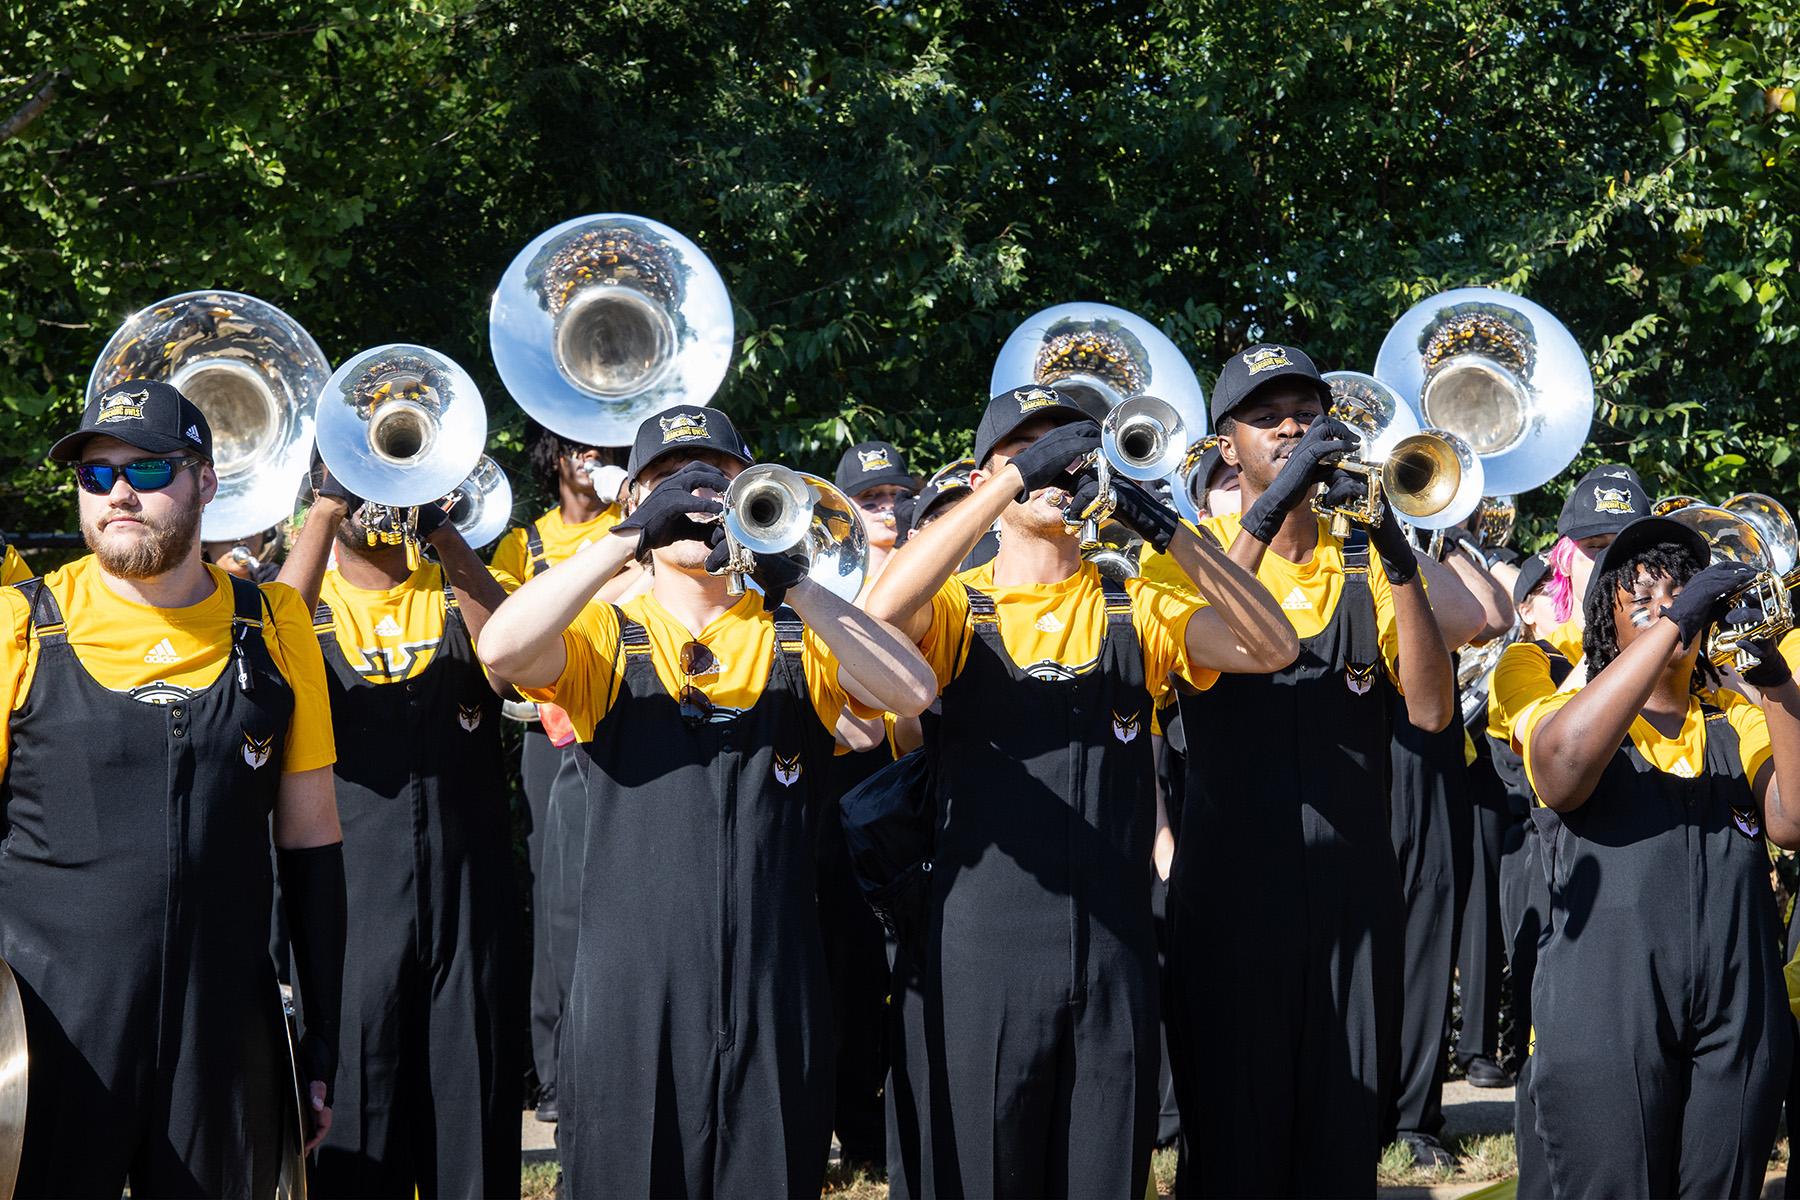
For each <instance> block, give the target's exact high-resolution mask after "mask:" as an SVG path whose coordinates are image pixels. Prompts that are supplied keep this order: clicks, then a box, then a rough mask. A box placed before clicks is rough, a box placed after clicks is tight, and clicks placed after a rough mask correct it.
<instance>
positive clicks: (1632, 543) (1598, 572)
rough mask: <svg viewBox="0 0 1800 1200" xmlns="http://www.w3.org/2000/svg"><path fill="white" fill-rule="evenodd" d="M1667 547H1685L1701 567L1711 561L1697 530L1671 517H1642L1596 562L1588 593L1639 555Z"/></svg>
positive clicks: (1602, 552)
mask: <svg viewBox="0 0 1800 1200" xmlns="http://www.w3.org/2000/svg"><path fill="white" fill-rule="evenodd" d="M1665 543H1666V544H1670V545H1676V546H1686V547H1687V548H1688V549H1689V550H1691V551H1693V553H1694V557H1696V558H1697V559H1699V560H1700V565H1702V566H1705V565H1706V564H1707V563H1708V562H1710V561H1711V560H1712V550H1711V549H1710V548H1709V547H1708V546H1707V544H1706V539H1705V538H1703V537H1701V536H1700V533H1699V531H1698V530H1696V529H1693V528H1690V527H1689V526H1687V525H1683V524H1682V523H1681V522H1680V521H1675V520H1671V519H1670V518H1668V517H1639V518H1638V519H1637V520H1635V521H1633V522H1631V524H1629V525H1627V526H1625V528H1623V529H1621V530H1619V536H1618V537H1616V538H1614V539H1613V540H1612V544H1611V545H1609V546H1607V548H1606V549H1604V550H1602V551H1601V552H1600V557H1599V558H1597V559H1595V560H1594V573H1593V574H1592V575H1591V576H1589V577H1588V591H1589V592H1590V593H1592V591H1593V590H1594V585H1595V584H1596V583H1598V582H1599V579H1600V577H1601V576H1602V575H1604V574H1606V573H1607V572H1608V571H1611V570H1612V569H1614V568H1615V567H1618V566H1620V565H1622V564H1624V563H1628V562H1630V561H1631V560H1632V558H1633V557H1635V556H1636V555H1637V554H1638V552H1639V551H1642V550H1644V549H1645V548H1646V547H1649V546H1656V545H1662V544H1665Z"/></svg>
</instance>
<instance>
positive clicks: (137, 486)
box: [75, 458, 199, 496]
mask: <svg viewBox="0 0 1800 1200" xmlns="http://www.w3.org/2000/svg"><path fill="white" fill-rule="evenodd" d="M197 461H199V460H197V459H192V458H140V459H138V460H136V461H135V462H128V463H126V464H125V465H124V466H122V467H115V466H113V465H112V464H111V463H76V464H75V482H76V483H79V484H80V485H81V490H82V491H84V492H91V493H92V494H93V495H96V496H104V495H107V494H108V493H110V492H111V491H112V490H113V484H115V483H117V482H118V481H119V476H120V475H124V476H125V482H126V483H128V484H130V485H131V490H132V491H134V492H160V491H161V490H162V489H164V488H166V487H168V486H169V484H171V483H173V482H174V481H175V473H176V472H177V471H180V470H181V469H182V468H183V467H191V466H193V465H194V463H195V462H197Z"/></svg>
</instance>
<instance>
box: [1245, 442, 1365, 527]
mask: <svg viewBox="0 0 1800 1200" xmlns="http://www.w3.org/2000/svg"><path fill="white" fill-rule="evenodd" d="M1359 445H1361V442H1360V440H1359V439H1358V438H1357V436H1356V431H1355V430H1353V429H1351V428H1350V427H1349V426H1348V425H1346V424H1344V423H1343V422H1342V421H1339V420H1337V419H1336V418H1333V417H1324V416H1322V417H1319V418H1318V419H1317V420H1315V421H1314V422H1313V423H1312V424H1311V425H1309V426H1307V427H1306V436H1305V437H1302V438H1301V439H1300V441H1299V443H1298V444H1297V445H1296V446H1295V447H1294V449H1293V452H1292V453H1290V454H1289V455H1288V460H1287V463H1286V465H1284V466H1283V467H1282V468H1281V471H1280V472H1279V473H1278V474H1277V475H1276V476H1275V482H1273V483H1271V484H1270V485H1269V489H1268V491H1266V492H1264V493H1263V494H1262V495H1260V496H1258V497H1257V498H1256V503H1255V504H1252V505H1251V506H1250V511H1249V512H1247V513H1245V514H1244V522H1243V525H1244V532H1245V533H1247V534H1249V535H1250V536H1251V537H1253V538H1255V539H1256V540H1257V541H1259V542H1271V541H1273V540H1274V539H1275V532H1276V530H1278V529H1280V528H1281V522H1282V519H1283V518H1285V517H1286V516H1287V515H1288V513H1290V512H1292V511H1293V509H1294V506H1295V505H1296V504H1299V503H1300V502H1301V501H1302V500H1304V499H1306V493H1307V492H1309V491H1311V490H1312V487H1313V485H1314V484H1316V483H1319V482H1321V481H1322V480H1325V479H1327V478H1328V477H1329V473H1330V470H1331V466H1330V464H1331V463H1332V462H1335V461H1337V459H1339V458H1342V457H1343V456H1344V455H1345V454H1348V453H1351V452H1353V451H1355V450H1356V448H1357V447H1358V446H1359Z"/></svg>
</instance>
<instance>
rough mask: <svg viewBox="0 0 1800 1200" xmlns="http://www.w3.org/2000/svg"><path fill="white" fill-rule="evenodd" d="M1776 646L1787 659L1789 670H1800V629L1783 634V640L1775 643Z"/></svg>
mask: <svg viewBox="0 0 1800 1200" xmlns="http://www.w3.org/2000/svg"><path fill="white" fill-rule="evenodd" d="M1775 648H1776V649H1777V650H1779V651H1780V652H1781V657H1782V658H1783V659H1785V660H1786V661H1787V665H1788V670H1790V671H1795V672H1800V629H1790V630H1788V631H1787V633H1785V634H1783V635H1782V638H1781V640H1780V641H1779V642H1777V643H1775Z"/></svg>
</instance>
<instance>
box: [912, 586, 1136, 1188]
mask: <svg viewBox="0 0 1800 1200" xmlns="http://www.w3.org/2000/svg"><path fill="white" fill-rule="evenodd" d="M965 586H966V585H965ZM1102 586H1103V588H1104V589H1105V590H1104V595H1105V603H1106V627H1105V633H1104V634H1103V635H1102V641H1101V650H1100V658H1099V664H1098V669H1096V670H1092V671H1089V672H1087V673H1086V674H1082V675H1077V676H1075V677H1073V678H1034V677H1032V676H1029V675H1026V674H1025V673H1023V672H1022V671H1020V670H1019V668H1018V667H1017V666H1016V665H1015V664H1014V663H1013V662H1012V661H1011V659H1010V658H1009V657H1008V656H1007V653H1006V649H1005V646H1004V645H1003V643H1002V642H1001V637H1000V629H999V624H998V621H997V618H996V615H995V611H994V603H993V600H992V599H991V598H990V597H988V596H986V595H985V594H983V593H981V592H978V591H976V590H975V589H973V588H969V589H968V596H969V609H970V614H971V616H972V618H973V625H974V629H973V637H972V639H971V641H970V643H969V651H968V658H967V661H966V662H965V664H964V665H963V668H962V670H961V671H960V672H959V673H958V674H957V676H956V678H955V679H953V680H952V681H951V682H950V684H949V685H948V686H947V687H945V688H944V691H943V697H942V699H943V719H942V721H941V722H939V723H938V726H937V729H938V737H939V742H940V744H939V745H938V747H937V751H936V752H937V755H938V761H939V775H938V781H939V791H938V813H937V817H938V825H937V846H936V851H935V853H934V855H933V860H932V862H933V869H932V872H931V886H930V901H929V904H930V909H929V917H928V923H927V931H926V947H925V962H924V964H923V967H922V970H921V971H920V979H919V982H918V985H917V988H918V990H916V991H915V990H912V989H908V990H907V991H905V992H904V993H903V995H904V1000H903V1004H904V1005H905V1007H906V1011H905V1012H904V1013H903V1019H902V1022H900V1025H901V1033H900V1036H901V1039H902V1041H903V1044H904V1049H903V1051H902V1048H900V1047H896V1050H895V1053H894V1061H895V1067H894V1079H893V1082H892V1085H891V1086H890V1088H889V1097H890V1100H889V1103H890V1112H891V1113H892V1114H893V1116H892V1118H891V1121H892V1123H891V1124H890V1128H889V1147H888V1159H889V1164H890V1166H889V1176H888V1185H889V1189H890V1192H891V1194H892V1195H894V1196H896V1197H905V1196H913V1195H920V1196H946V1197H949V1196H965V1195H966V1196H993V1197H1003V1196H1032V1197H1036V1196H1104V1197H1121V1196H1141V1195H1143V1194H1144V1185H1145V1182H1146V1180H1147V1178H1148V1171H1149V1165H1150V1144H1151V1136H1152V1134H1153V1132H1154V1130H1155V1124H1156V1110H1157V1104H1156V1072H1157V1065H1158V1055H1159V1045H1158V1040H1157V1032H1158V1031H1157V1018H1158V1011H1157V1009H1158V1005H1157V996H1156V983H1155V980H1156V941H1155V931H1154V926H1153V922H1152V917H1151V908H1150V879H1151V876H1152V874H1153V871H1152V869H1151V862H1150V851H1151V843H1152V839H1153V837H1154V834H1155V823H1156V811H1155V793H1154V791H1153V790H1152V788H1153V769H1154V768H1153V764H1152V762H1151V754H1150V734H1149V730H1150V695H1149V693H1148V691H1147V689H1146V687H1145V682H1144V657H1143V650H1142V647H1141V645H1140V643H1139V640H1138V636H1137V631H1136V630H1135V629H1134V628H1133V626H1132V620H1131V601H1130V598H1129V596H1128V595H1127V594H1126V592H1125V589H1124V588H1123V587H1122V586H1121V585H1119V584H1118V583H1117V582H1115V581H1113V580H1111V579H1103V580H1102ZM896 971H897V973H899V972H900V968H899V967H897V968H896ZM896 990H897V991H898V989H896ZM902 1052H904V1062H902V1058H901V1055H902Z"/></svg>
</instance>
